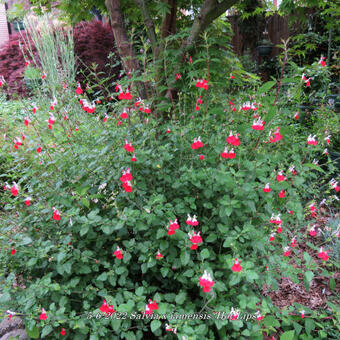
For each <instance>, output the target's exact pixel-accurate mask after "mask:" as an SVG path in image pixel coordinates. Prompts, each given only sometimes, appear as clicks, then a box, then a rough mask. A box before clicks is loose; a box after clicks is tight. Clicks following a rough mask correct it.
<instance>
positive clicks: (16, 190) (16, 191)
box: [11, 182, 19, 197]
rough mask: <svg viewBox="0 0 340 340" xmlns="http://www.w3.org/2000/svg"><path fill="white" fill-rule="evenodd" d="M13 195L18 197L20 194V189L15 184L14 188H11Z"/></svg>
mask: <svg viewBox="0 0 340 340" xmlns="http://www.w3.org/2000/svg"><path fill="white" fill-rule="evenodd" d="M11 193H12V195H13V196H14V197H15V196H18V193H19V187H18V185H17V184H16V183H15V182H13V185H12V188H11Z"/></svg>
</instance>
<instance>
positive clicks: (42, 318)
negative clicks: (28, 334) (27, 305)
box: [39, 308, 47, 320]
mask: <svg viewBox="0 0 340 340" xmlns="http://www.w3.org/2000/svg"><path fill="white" fill-rule="evenodd" d="M39 319H40V320H46V319H47V314H46V311H45V309H44V308H41V314H39Z"/></svg>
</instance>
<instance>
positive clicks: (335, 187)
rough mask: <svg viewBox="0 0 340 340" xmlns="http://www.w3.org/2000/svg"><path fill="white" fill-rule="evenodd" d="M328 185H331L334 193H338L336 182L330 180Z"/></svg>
mask: <svg viewBox="0 0 340 340" xmlns="http://www.w3.org/2000/svg"><path fill="white" fill-rule="evenodd" d="M329 184H330V185H331V187H332V188H333V189H334V190H335V191H336V192H339V190H340V188H339V184H338V182H337V181H336V180H335V179H334V178H332V179H331V181H330V182H329Z"/></svg>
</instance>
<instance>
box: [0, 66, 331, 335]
mask: <svg viewBox="0 0 340 340" xmlns="http://www.w3.org/2000/svg"><path fill="white" fill-rule="evenodd" d="M189 63H190V62H189ZM198 72H199V71H198V70H197V69H192V70H191V73H190V75H191V76H193V78H192V80H188V78H189V75H185V74H184V72H182V76H181V78H178V77H176V78H178V79H176V80H177V81H182V82H183V83H182V85H181V89H182V90H181V92H179V96H180V98H184V99H183V102H181V101H179V103H178V105H177V106H175V107H174V110H176V111H177V113H178V115H177V117H176V119H172V120H168V121H167V122H166V124H162V123H161V122H160V120H158V119H157V117H156V113H157V111H156V109H155V108H154V107H153V106H152V101H153V100H155V101H157V98H151V99H150V98H148V99H146V98H143V99H139V98H137V96H136V89H135V88H134V87H133V86H132V84H133V80H134V79H133V77H132V78H130V79H129V78H128V77H127V78H126V79H125V80H122V82H121V83H120V84H117V86H116V90H117V93H116V94H112V98H111V99H112V100H110V99H109V100H107V101H105V100H104V99H103V98H98V99H97V100H95V101H92V102H90V101H89V99H88V97H87V93H88V89H86V88H84V87H82V85H81V84H77V85H76V84H68V85H69V86H67V87H65V88H64V89H63V90H60V91H59V92H58V93H56V97H54V98H49V97H47V96H41V97H39V98H35V102H34V103H33V102H32V103H29V104H28V105H27V107H26V108H25V109H23V110H22V111H20V112H19V111H17V112H13V117H12V119H13V121H14V122H11V124H13V128H11V129H6V131H5V133H6V136H5V139H4V144H3V152H6V153H8V154H9V155H10V156H11V157H12V165H11V166H12V168H11V169H10V170H11V172H12V173H14V174H15V180H13V181H11V182H7V183H3V189H4V191H3V198H4V201H5V202H6V204H5V205H4V211H5V213H6V215H5V216H3V218H4V221H5V223H4V224H3V228H2V236H1V242H3V244H4V245H5V246H4V245H3V246H2V248H1V253H0V261H1V268H2V272H1V275H2V277H1V281H2V286H3V290H2V295H1V297H0V304H1V306H3V309H4V310H7V311H8V312H7V314H8V315H10V316H13V315H15V314H19V315H22V317H23V318H24V321H25V324H26V329H27V332H28V333H29V335H30V337H32V338H38V337H39V336H40V337H41V338H44V337H48V338H58V337H60V336H65V338H70V339H88V338H90V339H109V338H112V337H117V338H118V336H120V337H121V338H125V339H144V338H150V339H152V338H156V337H157V338H164V337H165V336H166V334H169V333H168V332H172V333H174V334H177V336H178V337H179V338H180V339H202V338H206V339H216V338H221V339H223V338H226V337H229V338H235V339H241V338H251V339H256V338H262V335H263V332H266V333H271V332H273V331H275V329H276V328H278V327H280V323H279V322H278V321H277V320H276V319H275V318H274V317H273V316H272V315H270V314H272V313H274V312H275V309H274V308H273V306H272V304H271V303H270V300H269V299H268V298H264V297H263V296H262V294H261V289H262V287H263V286H264V285H266V286H268V287H270V288H271V289H274V290H275V289H277V287H278V280H280V278H281V277H289V278H291V280H292V281H293V282H299V276H298V275H299V274H303V275H304V279H305V285H306V287H307V288H308V286H309V282H310V281H311V279H312V278H313V272H312V271H311V270H313V268H314V267H313V265H312V264H311V261H310V260H308V257H307V255H308V254H307V255H305V256H304V259H305V267H302V266H301V265H302V260H301V259H300V258H299V257H298V256H297V254H298V249H299V247H300V246H301V245H304V244H308V246H309V247H310V248H311V251H312V252H314V254H315V256H316V257H317V256H319V258H320V261H322V264H321V266H323V267H325V266H327V265H328V266H330V268H331V269H332V268H333V264H332V263H333V259H332V249H331V248H327V249H325V248H323V249H320V247H319V244H314V243H311V242H310V240H311V238H312V237H313V236H312V235H310V234H309V230H306V228H305V225H304V224H305V222H304V220H305V216H306V215H308V216H309V215H311V218H314V217H316V216H317V215H318V214H319V213H320V212H319V205H318V204H317V203H316V202H315V200H316V199H315V196H318V195H319V194H320V193H323V192H324V191H326V192H329V193H330V198H329V200H330V201H331V200H335V198H333V197H334V195H335V193H336V191H335V189H333V187H334V181H336V178H334V181H333V182H332V183H333V184H330V183H329V182H328V179H327V178H325V179H323V178H322V177H321V176H320V174H323V173H324V172H325V170H324V168H326V169H327V170H329V171H331V172H332V171H333V168H334V167H333V168H332V165H331V162H330V161H329V159H328V157H327V155H323V153H324V149H325V147H326V146H327V145H328V140H329V142H330V143H331V137H328V136H329V130H331V129H332V127H328V126H327V122H325V123H324V125H319V126H317V127H314V130H313V131H306V130H301V127H300V126H299V125H298V124H297V123H296V121H295V120H294V118H293V116H294V113H295V112H291V108H290V107H285V106H284V105H283V104H282V102H283V101H282V102H278V103H279V105H273V102H274V96H273V90H272V87H273V85H275V83H274V84H273V83H272V82H268V83H266V84H264V85H262V86H261V87H260V88H258V87H257V88H255V89H249V90H248V92H246V93H243V92H241V91H240V92H239V94H238V95H237V96H233V98H230V97H229V96H228V95H226V94H225V93H224V92H223V88H221V86H220V83H221V82H222V80H221V78H220V79H219V80H218V82H217V83H215V82H214V78H212V77H209V71H208V70H207V71H206V74H202V75H199V76H197V77H196V75H197V73H198ZM234 74H235V76H233V77H230V75H229V74H228V77H227V80H224V81H225V82H227V85H226V86H229V87H232V86H233V85H232V84H233V83H232V82H234V81H237V82H238V84H242V82H243V80H242V79H236V77H237V75H236V73H234ZM239 77H240V76H239ZM197 79H198V80H197ZM185 82H186V83H185ZM72 86H73V87H72ZM255 93H256V94H255ZM197 98H202V99H201V100H202V102H199V101H198V100H197ZM113 99H114V100H113ZM203 99H204V100H203ZM197 104H199V105H202V106H203V105H204V110H203V109H202V110H200V111H198V110H196V107H197ZM179 108H180V110H179ZM154 109H155V111H156V112H154V111H153V110H154ZM158 109H159V106H158ZM158 113H159V111H158ZM254 120H255V121H254ZM163 122H164V121H163ZM18 127H19V128H18ZM326 130H327V134H325V132H326ZM327 138H328V139H327ZM322 155H323V156H322ZM321 156H322V157H326V161H325V166H323V167H321V166H320V165H317V162H315V161H317V160H316V158H317V157H321ZM12 182H13V183H12ZM305 254H306V253H305ZM308 256H309V255H308ZM309 257H310V256H309ZM310 273H311V274H310ZM236 310H242V312H243V313H248V314H249V315H253V316H254V317H253V318H251V319H243V318H241V317H239V314H238V313H237V312H236ZM230 312H232V313H233V314H232V317H231V318H227V317H226V316H224V317H222V316H223V315H229V313H230ZM294 312H295V314H296V315H298V316H299V320H300V319H303V318H304V317H305V314H306V316H307V314H309V315H311V314H312V313H314V314H313V316H315V312H313V311H311V310H307V309H306V310H304V311H303V313H302V312H301V310H298V309H296V310H295V311H294ZM100 313H102V314H100ZM223 313H225V314H223ZM108 314H109V315H108ZM165 314H166V315H167V316H168V319H166V318H164V317H163V316H164V315H165ZM300 314H301V315H302V314H303V317H302V316H301V317H300ZM105 315H106V316H105ZM221 315H222V316H221ZM104 316H105V317H104ZM171 316H173V317H171ZM175 316H177V317H175ZM301 322H302V323H303V324H304V325H307V324H308V321H304V320H302V321H301ZM296 323H297V324H298V322H296ZM283 326H285V323H284V322H283ZM298 326H299V327H300V328H298V327H296V329H297V330H296V332H297V334H299V333H300V332H301V328H302V327H301V326H300V325H299V324H298ZM306 328H307V326H306ZM283 329H284V330H286V329H285V328H283ZM298 329H299V331H298ZM308 329H309V331H308V334H310V333H311V330H310V328H308ZM289 332H290V331H288V333H289ZM227 334H228V335H227ZM286 336H288V335H286Z"/></svg>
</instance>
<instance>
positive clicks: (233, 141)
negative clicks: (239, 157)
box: [226, 131, 241, 146]
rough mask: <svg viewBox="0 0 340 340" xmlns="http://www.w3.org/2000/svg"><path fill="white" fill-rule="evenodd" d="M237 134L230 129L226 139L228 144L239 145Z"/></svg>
mask: <svg viewBox="0 0 340 340" xmlns="http://www.w3.org/2000/svg"><path fill="white" fill-rule="evenodd" d="M238 136H239V134H238V133H237V134H236V135H235V136H234V135H233V132H232V131H230V134H229V137H228V138H227V139H226V141H227V143H228V144H232V145H233V146H239V145H240V144H241V142H240V140H239V139H238Z"/></svg>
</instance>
